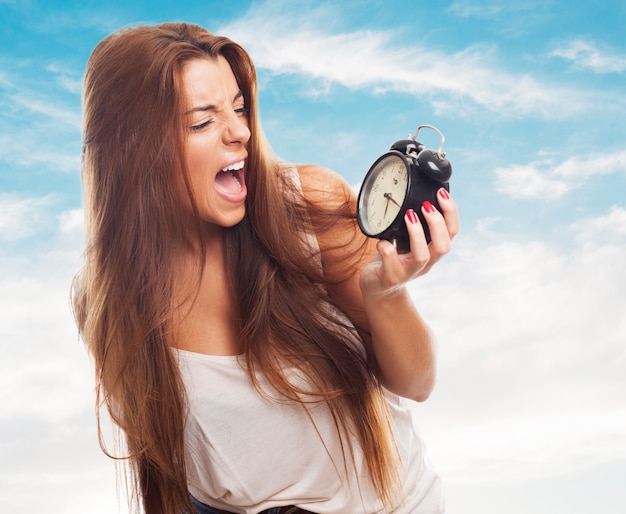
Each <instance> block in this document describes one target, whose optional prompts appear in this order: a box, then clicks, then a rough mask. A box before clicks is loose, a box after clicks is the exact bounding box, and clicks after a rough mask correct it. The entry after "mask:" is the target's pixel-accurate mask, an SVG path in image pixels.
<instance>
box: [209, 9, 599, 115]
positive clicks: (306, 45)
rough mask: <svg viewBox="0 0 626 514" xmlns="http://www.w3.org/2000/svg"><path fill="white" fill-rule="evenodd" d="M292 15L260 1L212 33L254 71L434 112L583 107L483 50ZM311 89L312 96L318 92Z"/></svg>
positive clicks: (565, 111)
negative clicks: (424, 104)
mask: <svg viewBox="0 0 626 514" xmlns="http://www.w3.org/2000/svg"><path fill="white" fill-rule="evenodd" d="M295 11H297V8H294V7H293V6H291V5H290V4H289V3H285V2H265V3H263V4H259V5H254V6H252V7H251V8H250V10H249V12H248V13H247V15H246V16H243V17H241V18H240V19H239V20H237V21H235V22H233V23H231V24H229V25H227V26H223V27H220V30H219V31H220V33H223V34H227V35H228V36H229V37H231V38H232V39H234V40H235V41H237V42H239V43H241V44H242V45H243V46H244V47H245V48H247V49H248V50H249V51H250V53H251V55H252V57H253V59H254V61H255V64H256V65H257V67H259V68H264V69H267V70H269V71H270V72H272V73H277V74H280V73H292V74H302V75H305V76H307V77H310V78H312V79H314V80H315V81H319V82H322V83H324V82H325V81H330V82H331V83H337V84H341V85H343V86H345V87H349V88H368V89H371V90H373V91H377V92H381V93H382V92H386V91H395V92H403V93H408V94H411V95H417V96H419V97H422V98H425V99H427V100H431V101H433V102H434V101H435V99H434V97H435V95H436V96H437V97H438V98H437V99H436V102H437V106H438V108H440V109H446V110H450V111H454V112H455V113H457V114H458V113H459V112H466V109H465V107H466V106H464V104H466V103H468V102H469V105H470V106H471V105H473V106H480V107H482V108H485V109H488V110H491V111H493V112H496V113H498V114H499V115H502V116H515V115H529V114H539V115H541V116H550V117H551V118H554V117H555V116H566V115H569V114H571V113H573V112H575V111H579V110H581V109H584V107H585V105H586V104H587V100H586V97H585V96H583V95H582V94H579V93H578V92H576V91H575V90H573V89H569V88H567V87H558V86H548V85H545V84H541V83H540V82H539V81H537V80H536V79H535V78H533V77H532V76H530V75H512V74H509V73H506V72H503V71H501V70H498V69H497V67H495V66H494V65H493V64H492V62H493V61H494V49H493V48H492V47H489V46H483V45H475V46H471V47H468V48H466V49H464V50H461V51H458V52H455V53H452V54H445V53H443V52H441V51H437V50H434V49H431V48H428V47H427V46H426V44H424V43H420V42H419V41H418V42H415V43H413V44H408V45H407V44H404V43H403V44H398V43H396V42H395V40H398V39H399V34H396V33H393V32H376V31H372V30H355V31H351V32H347V33H341V32H332V26H333V25H334V22H333V19H334V18H333V13H332V12H331V13H329V12H328V11H327V10H322V9H318V10H311V11H309V12H307V16H306V17H301V16H298V13H297V12H295ZM336 17H337V13H335V19H336ZM329 26H330V27H331V28H327V29H326V30H325V29H324V27H329ZM411 41H414V39H411ZM313 89H314V91H315V94H319V87H316V86H313ZM442 95H446V99H442V98H441V96H442Z"/></svg>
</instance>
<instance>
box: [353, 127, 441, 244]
mask: <svg viewBox="0 0 626 514" xmlns="http://www.w3.org/2000/svg"><path fill="white" fill-rule="evenodd" d="M391 156H394V158H397V157H401V158H402V160H403V161H404V163H405V166H406V167H407V170H408V182H407V190H406V194H405V196H404V199H403V201H402V203H401V205H402V207H401V208H400V211H399V212H398V214H397V216H396V218H395V219H394V220H393V221H392V222H391V224H390V225H389V226H388V227H387V228H385V229H384V230H382V231H381V232H380V233H371V232H368V230H367V229H366V228H365V226H366V224H365V223H363V222H362V215H361V213H360V212H358V209H357V220H358V223H359V226H360V228H361V231H363V233H364V234H365V235H367V236H369V237H375V238H378V239H386V240H388V241H391V242H392V243H394V245H395V246H396V248H397V250H398V252H399V253H406V252H408V251H410V244H409V236H408V232H407V228H406V224H405V222H404V215H405V214H406V211H407V210H409V209H413V210H414V211H415V213H416V214H417V216H418V218H419V220H420V222H421V224H422V226H423V228H424V233H425V235H426V240H427V242H430V240H431V237H430V230H429V229H428V224H427V223H426V220H425V218H424V215H423V214H422V204H423V203H424V202H426V201H428V202H430V203H431V204H432V205H433V206H434V207H435V208H436V209H438V210H439V211H441V207H440V206H439V201H438V200H437V191H438V190H439V189H440V188H442V187H443V188H445V189H446V190H447V191H450V182H449V179H450V177H451V175H452V166H451V164H450V162H449V161H448V160H447V159H446V158H445V154H443V153H439V152H434V151H431V150H428V149H426V148H425V146H424V145H423V144H422V143H420V142H419V141H416V140H414V139H403V140H400V141H396V142H395V143H394V144H393V145H392V146H391V149H390V151H389V152H387V153H386V154H383V155H382V156H380V157H379V158H378V159H377V160H376V162H375V163H374V164H373V165H372V166H371V167H370V170H369V171H368V175H369V174H370V173H371V172H372V171H373V170H374V169H375V168H376V166H377V164H378V163H380V162H381V161H382V160H383V159H386V158H389V157H391ZM368 175H366V179H365V180H364V183H363V186H362V188H361V191H360V192H359V201H358V203H357V205H358V206H360V205H361V196H362V195H364V194H366V192H365V191H364V190H363V187H364V186H365V185H366V184H367V176H368Z"/></svg>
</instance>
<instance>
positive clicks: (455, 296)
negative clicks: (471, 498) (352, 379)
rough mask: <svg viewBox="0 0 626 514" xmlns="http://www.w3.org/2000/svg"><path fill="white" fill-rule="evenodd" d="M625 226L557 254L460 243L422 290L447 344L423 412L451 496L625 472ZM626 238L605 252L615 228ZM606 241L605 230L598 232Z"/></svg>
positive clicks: (579, 228)
mask: <svg viewBox="0 0 626 514" xmlns="http://www.w3.org/2000/svg"><path fill="white" fill-rule="evenodd" d="M625 225H626V214H625V213H624V209H622V208H613V209H612V210H611V211H610V212H609V213H607V214H604V215H602V216H600V217H598V218H596V219H590V220H587V221H585V222H584V223H583V222H578V223H575V224H573V225H572V227H571V229H572V230H571V233H572V234H583V233H584V234H585V237H584V238H579V240H577V241H574V240H572V241H571V242H570V244H568V245H565V246H562V247H561V246H558V245H555V244H552V243H545V242H538V241H527V242H517V243H513V242H511V241H508V240H507V239H509V238H508V236H507V234H505V233H502V234H500V240H499V241H498V240H494V234H493V233H490V234H489V238H483V237H481V236H477V235H475V234H471V235H469V236H460V238H459V241H458V242H457V243H456V245H455V248H454V249H453V253H452V255H451V256H449V258H448V259H446V260H444V261H443V262H442V263H440V264H439V265H438V266H437V267H436V268H435V269H434V270H433V271H432V272H431V273H430V274H429V275H428V276H427V277H424V278H423V279H419V280H418V281H416V282H415V283H414V284H413V285H412V291H413V295H414V297H415V299H416V303H417V305H418V308H419V309H420V310H421V311H422V313H423V314H424V316H425V318H426V319H427V320H429V322H430V324H431V326H432V327H433V329H434V331H435V333H436V334H437V335H438V340H439V354H440V364H439V383H438V385H437V388H436V389H435V392H434V394H433V397H432V398H431V399H430V400H429V401H428V402H427V403H426V404H423V405H419V406H418V412H419V413H420V418H421V420H422V421H421V424H422V430H423V432H424V435H425V438H426V441H427V444H428V446H429V447H430V449H431V455H432V457H433V460H434V461H435V463H437V464H438V467H439V469H440V470H441V472H442V474H443V475H444V477H445V478H446V480H447V481H448V482H452V483H465V484H466V483H472V484H476V485H479V484H485V483H490V484H499V485H513V484H519V483H523V482H524V481H530V480H535V479H538V478H540V477H548V476H550V477H554V476H563V475H567V474H569V473H574V472H577V471H580V470H585V469H592V468H593V467H594V466H598V465H600V466H604V465H611V464H610V463H617V462H624V461H626V408H625V407H624V401H623V399H624V398H625V397H626V381H625V380H624V377H625V376H626V346H625V342H626V318H624V312H626V297H625V296H624V294H623V291H624V290H625V289H626V268H624V266H622V265H621V264H622V263H623V262H625V261H626V231H625ZM607 226H613V227H614V228H615V227H617V228H616V231H618V232H619V234H621V235H620V236H619V237H618V236H617V235H616V236H614V237H613V238H612V239H611V240H606V238H605V234H604V232H603V230H602V228H603V227H607ZM598 227H600V229H598Z"/></svg>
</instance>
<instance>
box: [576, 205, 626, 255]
mask: <svg viewBox="0 0 626 514" xmlns="http://www.w3.org/2000/svg"><path fill="white" fill-rule="evenodd" d="M571 231H572V232H573V233H574V237H575V238H576V240H577V241H579V242H580V243H581V244H588V245H595V244H596V242H597V241H598V240H600V241H602V242H603V245H604V246H608V245H612V244H614V243H620V242H622V241H624V240H626V209H625V208H624V207H621V206H613V207H612V208H611V210H610V211H609V213H608V214H605V215H603V216H599V217H597V218H592V219H588V220H580V221H577V222H576V223H574V224H573V225H572V227H571ZM616 257H617V256H616Z"/></svg>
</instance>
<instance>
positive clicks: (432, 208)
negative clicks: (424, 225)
mask: <svg viewBox="0 0 626 514" xmlns="http://www.w3.org/2000/svg"><path fill="white" fill-rule="evenodd" d="M422 207H423V208H424V210H425V211H426V212H435V206H434V205H433V204H432V203H430V202H429V201H428V200H426V201H425V202H424V203H423V204H422Z"/></svg>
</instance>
